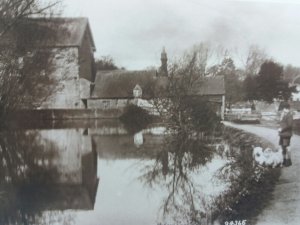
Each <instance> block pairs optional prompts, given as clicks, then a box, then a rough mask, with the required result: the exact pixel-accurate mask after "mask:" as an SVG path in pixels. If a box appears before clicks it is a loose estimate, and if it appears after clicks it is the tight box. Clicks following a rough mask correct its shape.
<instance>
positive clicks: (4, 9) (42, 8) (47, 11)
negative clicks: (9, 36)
mask: <svg viewBox="0 0 300 225" xmlns="http://www.w3.org/2000/svg"><path fill="white" fill-rule="evenodd" d="M60 2H61V1H60V0H49V1H46V2H44V1H41V0H2V1H1V3H0V27H1V31H0V37H1V36H2V35H4V34H5V33H6V32H7V31H8V30H9V29H11V28H12V27H14V26H15V25H16V24H17V23H18V22H19V21H22V20H23V19H25V18H29V17H37V16H38V17H41V16H51V15H53V14H55V12H56V11H55V10H56V9H55V10H54V8H55V6H57V5H58V4H59V3H60ZM56 13H57V12H56Z"/></svg>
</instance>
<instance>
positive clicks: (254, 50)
mask: <svg viewBox="0 0 300 225" xmlns="http://www.w3.org/2000/svg"><path fill="white" fill-rule="evenodd" d="M267 58H268V56H267V54H266V52H265V50H264V49H262V48H260V47H259V46H257V45H251V46H250V47H249V49H248V54H247V57H246V61H245V63H244V68H245V69H244V74H245V76H246V77H247V76H255V75H257V73H258V72H259V69H260V67H261V65H262V64H263V63H264V62H265V61H266V60H267Z"/></svg>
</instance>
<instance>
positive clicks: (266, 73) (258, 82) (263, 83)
mask: <svg viewBox="0 0 300 225" xmlns="http://www.w3.org/2000/svg"><path fill="white" fill-rule="evenodd" d="M244 87H245V91H246V98H247V100H263V101H266V102H273V100H274V99H276V98H277V99H283V100H288V99H289V98H290V97H291V94H292V92H295V91H296V89H295V87H289V84H288V81H285V80H284V79H283V67H282V66H281V65H279V64H278V63H275V62H273V61H266V62H264V63H263V64H262V65H261V68H260V71H259V73H258V75H257V76H255V77H247V78H246V79H245V81H244Z"/></svg>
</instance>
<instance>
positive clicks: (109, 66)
mask: <svg viewBox="0 0 300 225" xmlns="http://www.w3.org/2000/svg"><path fill="white" fill-rule="evenodd" d="M95 64H96V69H97V70H117V69H119V68H118V67H117V66H116V64H115V62H114V59H113V58H112V57H111V56H102V57H101V59H96V62H95Z"/></svg>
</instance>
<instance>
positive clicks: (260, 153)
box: [253, 147, 283, 168]
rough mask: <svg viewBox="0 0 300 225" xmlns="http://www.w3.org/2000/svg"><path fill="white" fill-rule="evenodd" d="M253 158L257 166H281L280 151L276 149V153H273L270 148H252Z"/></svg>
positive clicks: (281, 157) (281, 156)
mask: <svg viewBox="0 0 300 225" xmlns="http://www.w3.org/2000/svg"><path fill="white" fill-rule="evenodd" d="M253 158H254V160H255V161H256V162H257V163H258V164H259V165H266V166H272V167H273V168H275V167H276V166H278V165H279V166H282V164H283V155H282V149H281V148H278V150H277V151H275V152H274V151H273V150H272V149H271V148H266V149H265V150H263V149H262V147H254V148H253Z"/></svg>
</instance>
